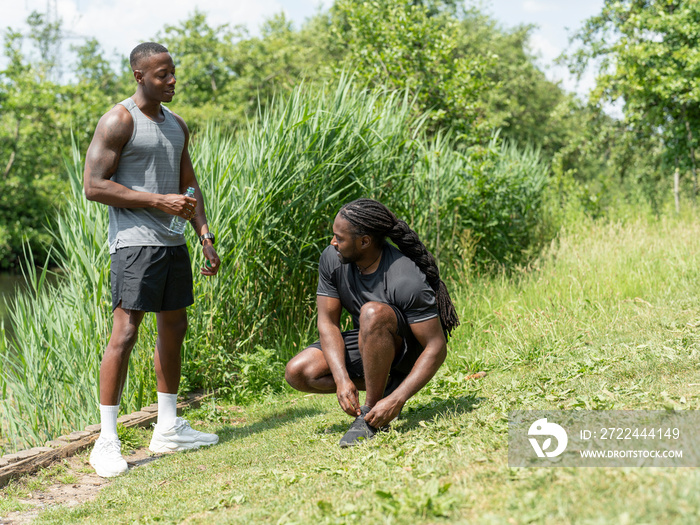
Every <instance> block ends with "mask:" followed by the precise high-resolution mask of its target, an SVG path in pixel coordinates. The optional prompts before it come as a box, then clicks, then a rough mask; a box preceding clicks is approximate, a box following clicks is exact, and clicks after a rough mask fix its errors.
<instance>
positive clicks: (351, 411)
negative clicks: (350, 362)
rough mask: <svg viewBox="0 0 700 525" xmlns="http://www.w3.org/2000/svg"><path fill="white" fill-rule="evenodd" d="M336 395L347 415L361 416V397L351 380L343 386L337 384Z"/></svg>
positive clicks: (342, 384)
mask: <svg viewBox="0 0 700 525" xmlns="http://www.w3.org/2000/svg"><path fill="white" fill-rule="evenodd" d="M336 395H337V396H338V403H340V408H342V409H343V410H344V411H345V413H346V414H348V415H349V416H355V417H357V416H359V415H360V414H361V412H360V395H359V393H358V391H357V387H356V386H355V383H353V382H352V381H350V380H349V379H348V380H347V381H345V382H343V383H341V384H337V383H336Z"/></svg>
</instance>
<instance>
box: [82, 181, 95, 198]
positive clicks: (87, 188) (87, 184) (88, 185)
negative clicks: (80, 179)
mask: <svg viewBox="0 0 700 525" xmlns="http://www.w3.org/2000/svg"><path fill="white" fill-rule="evenodd" d="M83 193H84V194H85V198H86V199H87V200H89V201H95V200H97V199H98V196H99V191H98V190H97V188H96V187H95V185H94V184H92V182H91V181H87V180H86V181H84V183H83Z"/></svg>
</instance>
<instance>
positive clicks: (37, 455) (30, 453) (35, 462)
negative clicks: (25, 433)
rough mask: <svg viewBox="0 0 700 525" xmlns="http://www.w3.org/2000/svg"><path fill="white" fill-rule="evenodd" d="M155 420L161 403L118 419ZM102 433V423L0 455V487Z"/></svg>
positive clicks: (196, 401) (195, 402)
mask: <svg viewBox="0 0 700 525" xmlns="http://www.w3.org/2000/svg"><path fill="white" fill-rule="evenodd" d="M213 395H214V394H213V393H210V394H194V395H191V396H188V398H187V399H186V400H185V401H182V402H180V403H178V404H177V408H178V413H181V411H182V409H184V408H197V407H198V406H199V405H200V404H201V403H202V401H203V400H204V399H206V398H208V397H211V396H213ZM156 419H158V405H157V404H153V405H151V406H149V407H144V408H143V409H142V410H139V411H138V412H134V413H133V414H129V415H126V416H121V417H120V418H118V419H117V422H118V423H121V424H123V425H124V426H125V427H146V426H148V425H150V424H151V423H154V422H155V421H156ZM99 436H100V431H99V425H90V427H88V429H86V430H82V431H76V432H72V433H71V434H68V435H67V436H61V437H60V438H57V439H55V440H53V441H50V442H49V443H47V444H50V445H51V446H50V447H35V448H33V449H29V450H23V451H20V452H16V453H14V454H9V455H6V456H2V457H0V488H1V487H4V486H5V485H7V484H8V483H9V482H10V480H12V479H16V478H19V477H21V476H26V475H27V474H33V473H34V472H36V471H37V470H39V469H41V468H47V467H49V466H51V465H53V464H54V463H56V462H57V461H60V460H61V459H64V458H67V457H70V456H73V455H74V454H77V453H78V452H80V451H81V450H84V449H86V448H87V447H89V446H90V445H92V444H93V443H94V442H95V441H97V438H98V437H99Z"/></svg>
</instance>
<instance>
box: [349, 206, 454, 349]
mask: <svg viewBox="0 0 700 525" xmlns="http://www.w3.org/2000/svg"><path fill="white" fill-rule="evenodd" d="M339 213H340V216H341V217H343V218H344V219H345V220H346V221H348V222H349V223H350V224H352V225H353V226H354V228H355V231H356V233H357V234H358V235H369V236H371V237H372V238H374V239H375V240H377V241H383V240H384V238H385V237H389V239H391V240H392V241H393V242H394V244H396V246H397V247H398V248H399V250H401V253H403V254H404V255H405V256H406V257H408V258H409V259H411V260H412V261H413V262H414V263H416V266H418V268H419V269H420V270H421V271H422V272H423V273H424V274H425V276H426V279H427V281H428V284H429V285H430V287H431V288H432V289H433V290H434V291H435V300H436V302H437V307H438V313H439V315H440V323H441V324H442V329H443V331H444V332H445V338H449V336H450V333H451V332H452V330H453V329H454V328H455V327H456V326H458V325H459V318H458V317H457V312H456V311H455V307H454V305H453V304H452V300H451V299H450V294H449V293H448V291H447V287H446V286H445V283H444V282H443V281H442V279H440V270H439V269H438V266H437V263H436V262H435V257H433V254H432V253H430V252H429V251H428V249H427V248H426V247H425V245H424V244H423V243H422V242H421V240H420V239H419V238H418V235H417V234H416V232H414V231H413V230H412V229H411V228H410V227H409V226H408V224H407V223H406V222H405V221H402V220H399V219H397V218H396V215H394V214H393V213H392V212H391V210H389V208H387V207H386V206H384V205H383V204H382V203H380V202H377V201H375V200H372V199H357V200H354V201H352V202H349V203H348V204H346V205H344V206H343V207H342V208H341V209H340V212H339Z"/></svg>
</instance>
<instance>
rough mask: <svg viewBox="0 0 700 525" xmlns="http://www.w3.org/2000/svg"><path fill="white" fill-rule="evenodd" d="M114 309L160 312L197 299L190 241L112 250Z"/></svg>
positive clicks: (177, 307)
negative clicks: (178, 244) (193, 279)
mask: <svg viewBox="0 0 700 525" xmlns="http://www.w3.org/2000/svg"><path fill="white" fill-rule="evenodd" d="M111 257H112V267H111V272H110V277H111V280H112V310H114V309H115V308H116V307H117V306H119V303H121V307H122V308H123V309H124V310H139V311H142V312H160V311H161V310H165V311H168V310H179V309H180V308H185V307H187V306H189V305H191V304H192V303H194V296H193V295H192V266H191V264H190V254H189V252H188V251H187V245H185V244H183V245H181V246H127V247H125V248H120V249H118V250H117V251H116V253H113V254H112V256H111Z"/></svg>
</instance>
